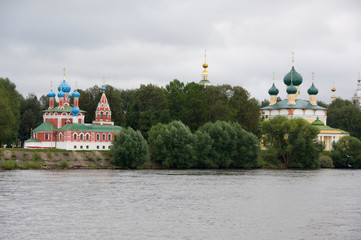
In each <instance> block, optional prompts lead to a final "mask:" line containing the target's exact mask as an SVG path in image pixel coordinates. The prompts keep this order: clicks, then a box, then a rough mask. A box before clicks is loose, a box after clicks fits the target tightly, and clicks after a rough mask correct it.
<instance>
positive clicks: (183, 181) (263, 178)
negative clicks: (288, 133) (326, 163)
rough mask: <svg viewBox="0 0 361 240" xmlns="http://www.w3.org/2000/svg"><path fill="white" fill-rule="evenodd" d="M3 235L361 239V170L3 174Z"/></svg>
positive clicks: (0, 198) (0, 234)
mask: <svg viewBox="0 0 361 240" xmlns="http://www.w3.org/2000/svg"><path fill="white" fill-rule="evenodd" d="M0 204H1V205H0V239H11V240H17V239H39V240H41V239H77V240H78V239H132V240H133V239H361V171H360V170H334V169H327V170H310V171H306V170H239V171H238V170H224V171H222V170H134V171H132V170H58V171H48V170H46V171H45V170H26V171H20V170H16V171H0Z"/></svg>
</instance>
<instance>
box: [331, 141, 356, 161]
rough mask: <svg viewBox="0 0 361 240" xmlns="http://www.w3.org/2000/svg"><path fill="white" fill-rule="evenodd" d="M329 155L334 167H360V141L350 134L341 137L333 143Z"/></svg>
mask: <svg viewBox="0 0 361 240" xmlns="http://www.w3.org/2000/svg"><path fill="white" fill-rule="evenodd" d="M330 157H331V158H332V161H333V165H335V167H336V168H349V167H352V168H360V167H361V141H360V140H358V139H357V138H355V137H351V136H345V137H342V138H341V139H340V140H339V141H338V142H337V143H335V144H334V145H333V150H332V151H331V152H330Z"/></svg>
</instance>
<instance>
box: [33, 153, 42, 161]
mask: <svg viewBox="0 0 361 240" xmlns="http://www.w3.org/2000/svg"><path fill="white" fill-rule="evenodd" d="M33 161H41V157H40V154H39V153H34V154H33Z"/></svg>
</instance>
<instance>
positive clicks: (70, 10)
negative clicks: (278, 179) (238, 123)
mask: <svg viewBox="0 0 361 240" xmlns="http://www.w3.org/2000/svg"><path fill="white" fill-rule="evenodd" d="M0 9H1V20H0V33H1V34H0V77H8V78H9V79H10V80H11V81H12V82H14V83H15V84H16V85H17V89H18V91H20V92H21V93H22V94H23V95H27V94H28V93H35V94H37V95H38V96H41V95H43V94H47V93H48V92H49V90H50V83H51V81H52V82H53V86H54V88H55V87H57V86H58V85H59V83H60V82H61V80H62V74H63V68H64V67H65V68H66V79H67V82H68V83H69V84H70V85H71V86H72V87H73V88H74V86H75V82H77V84H78V88H80V89H86V88H88V87H91V86H93V85H95V84H97V85H101V84H102V83H103V80H102V79H103V78H105V82H106V84H110V85H113V86H114V87H117V88H121V89H132V88H138V87H139V86H140V84H149V83H152V84H155V85H157V86H165V85H167V84H168V83H169V82H170V81H171V80H173V79H174V78H177V79H179V80H180V81H183V82H192V81H195V82H199V81H200V79H201V74H202V70H203V69H202V64H203V62H204V49H207V63H208V65H209V67H208V72H209V80H210V81H211V83H212V84H213V85H221V84H231V85H239V86H242V87H244V88H246V89H247V90H248V91H249V92H250V94H251V96H252V97H255V98H257V99H258V100H263V99H265V98H267V99H269V95H268V93H267V91H268V89H269V88H270V87H271V85H272V73H273V72H275V76H276V81H275V84H276V87H277V88H278V89H279V90H280V94H279V96H280V97H282V98H285V96H286V93H285V90H286V87H285V85H284V83H283V77H284V75H285V74H287V73H288V72H289V71H290V69H291V52H292V51H294V52H295V68H296V70H297V71H298V72H299V73H300V74H301V75H302V76H303V84H302V85H301V87H300V89H301V98H304V99H308V94H307V89H308V88H309V87H310V85H311V83H312V72H315V85H316V87H317V88H318V89H319V94H318V99H320V100H322V101H325V102H329V101H330V96H331V91H330V90H331V88H332V86H333V85H334V86H335V87H336V89H337V91H336V95H337V96H339V97H341V98H344V99H350V98H351V97H352V95H353V93H354V91H355V89H356V84H357V79H358V72H359V71H361V1H359V0H355V1H347V0H343V1H341V0H340V1H331V0H328V1H327V0H325V1H316V0H312V1H274V0H273V1H269V0H264V1H256V0H255V1H239V0H222V1H212V0H207V1H195V0H193V1H187V0H183V1H172V0H164V1H155V0H152V1H150V0H148V1H146V0H144V1H142V0H133V1H116V0H114V1H90V0H87V1H75V0H69V1H66V0H65V1H64V0H63V1H45V0H44V1H31V0H29V1H15V0H1V1H0Z"/></svg>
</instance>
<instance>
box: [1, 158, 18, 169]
mask: <svg viewBox="0 0 361 240" xmlns="http://www.w3.org/2000/svg"><path fill="white" fill-rule="evenodd" d="M2 167H3V168H4V169H6V170H13V169H16V168H17V167H18V164H17V163H16V162H15V161H14V160H7V161H6V162H4V163H3V164H2Z"/></svg>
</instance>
